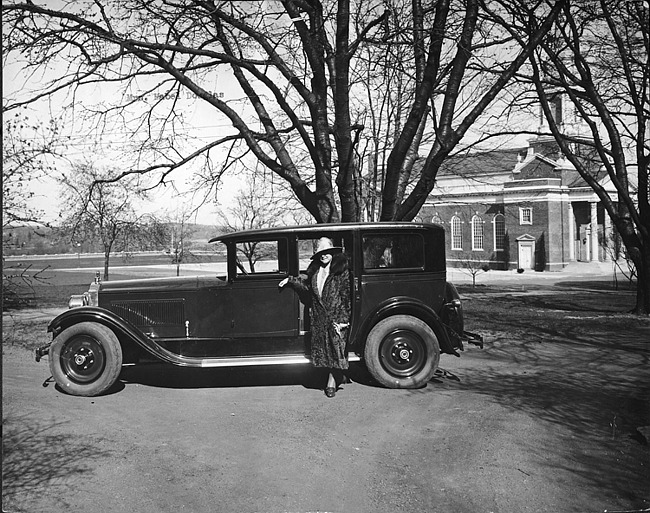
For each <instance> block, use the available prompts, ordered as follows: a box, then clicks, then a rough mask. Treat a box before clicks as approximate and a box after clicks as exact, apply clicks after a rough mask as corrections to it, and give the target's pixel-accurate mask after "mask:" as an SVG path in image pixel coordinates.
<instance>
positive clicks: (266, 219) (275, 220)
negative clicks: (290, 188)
mask: <svg viewBox="0 0 650 513" xmlns="http://www.w3.org/2000/svg"><path fill="white" fill-rule="evenodd" d="M263 184H264V182H263V181H256V180H254V179H250V180H248V181H247V182H246V183H245V184H244V186H243V187H242V189H241V190H240V191H239V192H238V193H237V195H236V196H235V205H234V206H233V207H231V208H229V209H228V211H227V212H223V211H220V212H219V217H220V219H221V220H222V223H223V225H224V227H225V229H226V231H227V232H235V231H239V230H255V229H259V228H272V227H274V226H279V225H283V224H287V220H288V217H290V216H291V215H292V209H291V208H287V207H288V204H289V203H290V200H287V199H286V198H285V197H282V196H280V197H275V196H272V195H271V196H266V195H265V194H264V190H263V189H262V188H261V187H262V186H263ZM294 220H295V219H294ZM238 250H239V251H240V252H241V253H242V255H243V256H244V258H245V259H246V261H247V262H248V271H245V272H249V271H250V272H255V264H256V263H257V262H258V261H259V260H261V259H262V258H264V257H265V256H268V255H267V253H266V252H267V250H268V248H267V246H266V245H264V244H263V243H259V242H246V243H244V244H242V245H241V247H238ZM237 265H238V266H239V267H240V269H243V265H242V264H241V263H240V262H239V261H238V263H237Z"/></svg>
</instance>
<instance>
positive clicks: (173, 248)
mask: <svg viewBox="0 0 650 513" xmlns="http://www.w3.org/2000/svg"><path fill="white" fill-rule="evenodd" d="M192 215H193V213H192V212H191V211H189V210H187V209H186V210H180V211H178V212H176V213H175V214H174V215H172V216H171V217H170V220H169V223H168V230H166V232H168V241H169V252H170V255H171V258H172V263H173V264H175V265H176V276H180V274H181V264H182V263H184V262H187V261H188V260H191V259H192V258H194V255H193V253H192V241H191V236H192V234H193V233H194V232H195V231H196V226H195V225H194V224H193V223H192V222H191V219H192Z"/></svg>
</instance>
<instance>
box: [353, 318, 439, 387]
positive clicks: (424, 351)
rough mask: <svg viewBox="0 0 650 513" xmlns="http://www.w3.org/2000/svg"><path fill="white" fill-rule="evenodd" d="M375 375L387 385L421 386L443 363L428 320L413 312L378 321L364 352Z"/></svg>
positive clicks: (371, 331) (436, 340)
mask: <svg viewBox="0 0 650 513" xmlns="http://www.w3.org/2000/svg"><path fill="white" fill-rule="evenodd" d="M364 357H365V360H366V366H367V367H368V370H369V371H370V373H371V374H372V376H373V377H374V378H375V379H376V380H377V381H378V382H379V383H381V384H382V385H384V386H386V387H388V388H420V387H423V386H425V385H426V384H427V382H428V381H429V380H430V379H431V378H432V377H433V374H434V372H435V371H436V369H437V368H438V363H439V362H440V344H439V343H438V339H437V337H436V335H435V333H434V332H433V330H432V329H431V328H430V327H429V325H428V324H427V323H425V322H424V321H422V320H421V319H418V318H417V317H413V316H411V315H393V316H391V317H387V318H386V319H383V320H381V321H379V322H378V323H377V324H376V325H375V326H374V327H373V328H372V330H370V333H369V334H368V338H367V339H366V348H365V351H364Z"/></svg>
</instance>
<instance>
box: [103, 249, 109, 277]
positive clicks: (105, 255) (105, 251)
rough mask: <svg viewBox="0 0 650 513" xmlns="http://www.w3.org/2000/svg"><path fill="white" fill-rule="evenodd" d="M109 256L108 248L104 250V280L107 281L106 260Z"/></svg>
mask: <svg viewBox="0 0 650 513" xmlns="http://www.w3.org/2000/svg"><path fill="white" fill-rule="evenodd" d="M110 258H111V250H110V248H108V249H105V250H104V281H108V261H109V259H110Z"/></svg>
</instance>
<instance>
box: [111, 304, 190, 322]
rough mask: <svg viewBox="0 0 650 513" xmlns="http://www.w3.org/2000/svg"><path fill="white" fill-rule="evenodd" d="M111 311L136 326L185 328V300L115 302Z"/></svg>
mask: <svg viewBox="0 0 650 513" xmlns="http://www.w3.org/2000/svg"><path fill="white" fill-rule="evenodd" d="M111 310H112V311H113V312H115V313H116V314H118V315H119V316H120V317H122V318H123V319H125V320H127V321H129V322H130V323H131V324H134V325H136V326H183V325H184V324H185V300H184V299H159V300H151V301H149V300H140V301H114V302H112V303H111Z"/></svg>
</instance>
